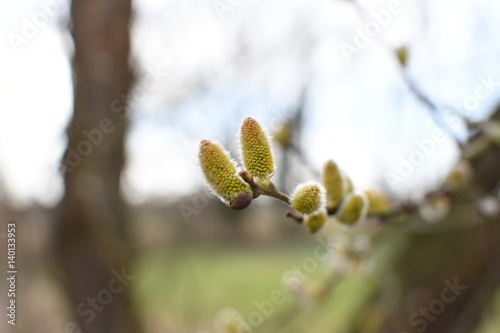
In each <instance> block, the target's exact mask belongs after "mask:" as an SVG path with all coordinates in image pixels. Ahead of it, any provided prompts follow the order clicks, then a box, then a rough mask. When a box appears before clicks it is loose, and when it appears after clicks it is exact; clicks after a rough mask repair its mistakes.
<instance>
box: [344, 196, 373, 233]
mask: <svg viewBox="0 0 500 333" xmlns="http://www.w3.org/2000/svg"><path fill="white" fill-rule="evenodd" d="M367 210H368V199H367V198H366V196H365V195H364V194H363V193H352V194H349V195H347V196H346V197H345V198H344V200H343V202H342V205H341V206H340V209H339V212H338V213H337V220H338V221H339V222H340V223H343V224H348V225H352V224H356V223H358V222H359V221H361V220H362V219H364V218H365V216H366V212H367Z"/></svg>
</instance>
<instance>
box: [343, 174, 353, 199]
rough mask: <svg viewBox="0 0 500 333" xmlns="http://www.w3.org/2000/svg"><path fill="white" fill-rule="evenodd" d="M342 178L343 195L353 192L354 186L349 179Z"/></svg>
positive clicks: (347, 177) (346, 176)
mask: <svg viewBox="0 0 500 333" xmlns="http://www.w3.org/2000/svg"><path fill="white" fill-rule="evenodd" d="M343 177H344V195H348V194H351V193H352V192H354V185H353V184H352V180H351V178H349V176H348V175H343Z"/></svg>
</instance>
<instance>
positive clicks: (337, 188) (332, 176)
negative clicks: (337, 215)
mask: <svg viewBox="0 0 500 333" xmlns="http://www.w3.org/2000/svg"><path fill="white" fill-rule="evenodd" d="M323 186H324V187H325V189H326V204H327V207H328V208H335V207H337V206H338V204H339V202H340V199H342V196H343V195H344V181H343V179H342V174H341V172H340V170H339V167H338V166H337V164H336V163H335V162H333V161H332V160H329V161H328V162H326V164H325V166H324V168H323Z"/></svg>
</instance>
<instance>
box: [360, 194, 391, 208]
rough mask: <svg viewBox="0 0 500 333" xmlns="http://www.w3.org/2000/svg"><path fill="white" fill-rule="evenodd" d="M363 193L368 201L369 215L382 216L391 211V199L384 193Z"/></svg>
mask: <svg viewBox="0 0 500 333" xmlns="http://www.w3.org/2000/svg"><path fill="white" fill-rule="evenodd" d="M363 193H364V194H365V195H366V198H367V199H368V203H369V206H368V213H373V214H381V213H386V212H387V211H389V208H390V205H389V199H387V197H386V196H385V195H384V193H382V192H381V191H377V190H366V191H363Z"/></svg>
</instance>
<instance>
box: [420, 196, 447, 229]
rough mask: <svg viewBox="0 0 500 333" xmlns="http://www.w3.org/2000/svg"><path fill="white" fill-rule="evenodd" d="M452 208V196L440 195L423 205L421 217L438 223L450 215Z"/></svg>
mask: <svg viewBox="0 0 500 333" xmlns="http://www.w3.org/2000/svg"><path fill="white" fill-rule="evenodd" d="M450 209H451V202H450V198H448V196H446V195H440V196H438V197H435V198H433V199H432V200H430V201H429V202H426V203H425V204H423V205H421V206H420V208H419V209H418V212H419V214H420V217H422V218H423V219H424V220H425V221H427V222H429V223H437V222H440V221H441V220H443V219H444V218H445V217H446V216H448V213H449V212H450Z"/></svg>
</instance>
